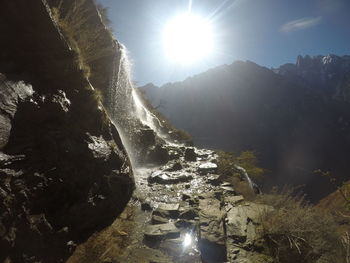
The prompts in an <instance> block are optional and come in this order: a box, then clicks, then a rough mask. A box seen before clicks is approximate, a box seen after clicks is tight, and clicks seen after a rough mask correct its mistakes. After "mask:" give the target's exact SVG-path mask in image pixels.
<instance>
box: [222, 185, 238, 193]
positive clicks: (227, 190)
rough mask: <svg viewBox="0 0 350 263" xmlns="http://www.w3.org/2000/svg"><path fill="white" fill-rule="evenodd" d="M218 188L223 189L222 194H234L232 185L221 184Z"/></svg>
mask: <svg viewBox="0 0 350 263" xmlns="http://www.w3.org/2000/svg"><path fill="white" fill-rule="evenodd" d="M220 188H221V189H222V190H223V192H224V194H229V195H235V194H236V192H235V189H233V187H232V186H221V187H220Z"/></svg>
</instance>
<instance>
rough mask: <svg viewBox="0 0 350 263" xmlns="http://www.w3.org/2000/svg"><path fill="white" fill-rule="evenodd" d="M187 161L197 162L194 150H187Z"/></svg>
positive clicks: (190, 148)
mask: <svg viewBox="0 0 350 263" xmlns="http://www.w3.org/2000/svg"><path fill="white" fill-rule="evenodd" d="M185 161H188V162H195V161H197V154H196V152H195V150H194V148H192V147H189V148H186V149H185Z"/></svg>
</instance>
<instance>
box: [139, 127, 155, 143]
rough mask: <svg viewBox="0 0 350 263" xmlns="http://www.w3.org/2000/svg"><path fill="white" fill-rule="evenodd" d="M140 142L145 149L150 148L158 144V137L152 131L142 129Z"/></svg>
mask: <svg viewBox="0 0 350 263" xmlns="http://www.w3.org/2000/svg"><path fill="white" fill-rule="evenodd" d="M139 133H140V135H139V137H140V141H141V142H142V143H143V144H144V146H145V147H149V146H152V145H155V144H156V135H155V133H154V131H153V130H152V129H146V128H144V129H140V131H139Z"/></svg>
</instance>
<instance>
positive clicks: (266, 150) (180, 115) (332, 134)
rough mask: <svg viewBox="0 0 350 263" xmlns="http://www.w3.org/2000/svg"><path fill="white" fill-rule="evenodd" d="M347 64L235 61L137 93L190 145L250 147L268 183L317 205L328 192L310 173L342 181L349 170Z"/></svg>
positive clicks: (336, 60) (338, 60) (345, 60)
mask: <svg viewBox="0 0 350 263" xmlns="http://www.w3.org/2000/svg"><path fill="white" fill-rule="evenodd" d="M349 61H350V60H349V57H348V56H344V57H338V56H334V55H330V56H325V57H323V56H319V57H313V58H311V57H308V56H307V57H304V58H303V57H299V58H298V61H297V63H296V64H287V65H284V66H281V67H280V68H279V69H272V70H270V69H267V68H264V67H260V66H258V65H256V64H255V63H253V62H241V61H238V62H235V63H233V64H231V65H223V66H220V67H217V68H214V69H210V70H208V71H207V72H204V73H202V74H199V75H196V76H193V77H190V78H188V79H186V80H185V81H183V82H177V83H168V84H165V85H164V86H162V87H160V88H158V87H155V86H153V85H152V84H148V85H146V86H144V87H141V89H143V90H144V91H145V93H146V96H147V98H148V99H149V100H150V101H151V102H152V103H153V105H155V106H158V105H161V107H159V108H158V110H159V111H161V113H163V114H164V115H165V117H167V118H168V119H169V120H170V121H172V122H173V123H174V125H175V126H176V127H178V128H181V129H184V130H185V131H187V132H189V133H190V134H191V135H192V136H193V140H194V143H195V144H196V145H199V146H202V147H211V148H214V149H225V150H227V151H234V152H240V151H243V150H255V151H257V153H258V158H259V159H260V161H261V165H262V166H263V167H265V168H267V169H268V170H269V171H270V174H269V175H268V176H267V180H268V181H269V182H270V184H272V185H276V184H286V183H287V184H294V185H303V184H306V189H305V190H306V192H307V193H308V194H309V198H311V199H312V200H317V199H319V198H321V197H322V196H324V195H326V194H327V192H330V191H332V189H330V188H329V185H330V184H329V183H328V181H327V180H326V179H323V178H321V177H320V176H318V175H315V174H314V173H313V171H314V170H315V169H322V170H325V171H331V172H332V173H333V174H334V175H336V177H338V178H341V179H344V178H346V176H347V171H349V169H350V166H349V162H348V161H347V157H346V156H347V155H348V154H349V149H350V141H349V139H350V138H349V136H348V134H349V132H350V127H349V124H350V111H349V105H348V100H347V95H346V94H347V92H348V87H349V86H348V77H349V74H350V66H349ZM315 186H317V187H315Z"/></svg>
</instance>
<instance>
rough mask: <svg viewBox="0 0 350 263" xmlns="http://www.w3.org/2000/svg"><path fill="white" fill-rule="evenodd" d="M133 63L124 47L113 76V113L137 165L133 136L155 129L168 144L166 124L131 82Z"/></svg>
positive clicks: (110, 98) (110, 97) (111, 107)
mask: <svg viewBox="0 0 350 263" xmlns="http://www.w3.org/2000/svg"><path fill="white" fill-rule="evenodd" d="M130 72H131V64H130V60H129V59H128V56H127V52H126V48H125V47H124V46H122V47H121V49H120V52H119V53H118V55H117V56H116V58H115V63H114V70H113V77H112V79H111V83H110V88H109V94H108V96H109V103H108V108H109V113H110V115H111V118H112V120H113V122H114V124H115V125H116V127H117V129H118V131H119V133H120V136H121V137H122V141H123V144H124V145H125V148H126V150H127V152H128V155H129V156H130V158H131V159H132V162H133V164H135V161H136V160H135V156H133V152H134V150H135V149H134V148H135V147H133V146H134V145H132V144H133V142H132V137H133V135H134V134H135V132H136V131H137V130H138V129H140V128H142V127H149V128H151V129H152V130H153V131H154V132H155V133H156V134H157V136H158V137H159V138H161V139H163V140H164V141H166V142H168V134H167V133H166V132H164V131H165V129H164V127H163V125H162V122H161V121H160V120H159V119H158V118H157V116H155V115H154V114H153V113H152V112H151V111H149V110H148V109H147V107H145V106H144V103H143V101H142V99H141V97H140V96H139V94H138V92H137V90H136V89H135V87H134V85H133V83H132V81H131V73H130Z"/></svg>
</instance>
